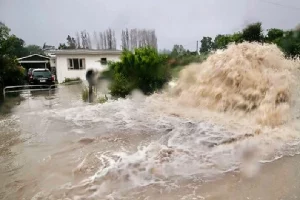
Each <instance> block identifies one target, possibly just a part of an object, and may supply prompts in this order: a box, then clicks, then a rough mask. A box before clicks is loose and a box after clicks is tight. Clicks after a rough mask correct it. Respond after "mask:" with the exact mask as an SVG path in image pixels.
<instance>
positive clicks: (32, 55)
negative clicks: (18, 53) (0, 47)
mask: <svg viewBox="0 0 300 200" xmlns="http://www.w3.org/2000/svg"><path fill="white" fill-rule="evenodd" d="M35 56H37V57H40V58H46V59H49V57H48V56H44V55H40V54H31V55H29V56H25V57H21V58H18V60H24V59H28V58H31V57H35Z"/></svg>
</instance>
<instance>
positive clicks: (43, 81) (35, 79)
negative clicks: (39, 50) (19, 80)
mask: <svg viewBox="0 0 300 200" xmlns="http://www.w3.org/2000/svg"><path fill="white" fill-rule="evenodd" d="M29 84H30V85H54V84H55V80H54V76H53V75H52V74H51V72H50V71H49V70H48V69H34V70H32V72H31V75H30V77H29Z"/></svg>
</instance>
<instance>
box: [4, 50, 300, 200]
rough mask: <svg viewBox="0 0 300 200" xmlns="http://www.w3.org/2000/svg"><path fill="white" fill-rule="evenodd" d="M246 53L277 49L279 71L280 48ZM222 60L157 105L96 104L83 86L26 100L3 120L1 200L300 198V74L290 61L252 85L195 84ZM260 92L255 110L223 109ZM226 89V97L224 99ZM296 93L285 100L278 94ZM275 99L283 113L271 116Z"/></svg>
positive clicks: (138, 101) (140, 100) (190, 72)
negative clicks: (297, 85) (299, 78)
mask: <svg viewBox="0 0 300 200" xmlns="http://www.w3.org/2000/svg"><path fill="white" fill-rule="evenodd" d="M232 48H236V47H232ZM237 48H242V49H248V50H249V51H250V53H249V52H247V51H246V50H245V51H246V53H245V55H247V56H246V57H247V58H248V57H250V58H249V59H251V60H255V58H256V57H255V56H254V57H251V56H249V54H250V55H256V56H260V57H261V56H263V53H264V52H269V51H270V52H272V53H271V55H272V58H273V59H275V62H277V64H278V60H276V58H277V57H276V56H277V54H276V53H277V52H276V49H275V50H274V49H273V48H274V47H268V48H267V49H265V50H262V52H260V53H257V52H255V50H256V48H259V49H260V48H262V47H257V46H251V45H250V46H249V44H245V46H239V47H237ZM270 49H271V50H270ZM233 50H236V51H237V50H239V51H240V49H231V51H233ZM274 51H275V53H274ZM251 52H252V54H251ZM229 53H232V52H230V51H229ZM224 54H225V58H226V59H227V58H228V54H226V52H225V53H224ZM234 55H236V56H237V58H238V59H239V61H238V62H237V61H235V60H234V58H233V59H231V60H230V61H229V63H231V65H230V66H234V65H236V64H237V63H240V62H241V59H242V58H243V56H242V55H238V54H234ZM265 56H266V57H267V58H268V55H265ZM217 57H218V58H216V57H212V58H211V59H209V60H208V61H207V62H206V63H204V64H203V65H201V66H202V68H201V70H202V69H203V70H204V72H201V70H199V69H198V70H197V69H196V70H195V68H197V66H195V65H192V66H191V67H188V68H187V69H186V70H185V71H184V72H183V75H182V76H181V77H180V78H179V80H178V84H177V85H176V86H174V88H173V89H166V90H165V91H168V92H163V93H160V94H154V95H152V96H149V97H144V96H143V95H141V94H139V93H138V92H137V93H135V94H133V95H132V96H130V97H128V98H126V99H120V100H109V101H108V102H106V103H104V104H88V103H84V102H83V101H82V100H81V91H82V87H83V86H82V85H81V84H78V85H69V86H59V87H58V88H57V89H56V91H55V92H52V93H51V95H50V96H49V94H48V93H47V92H34V93H24V94H22V96H24V98H25V100H24V101H22V102H21V104H20V105H18V106H16V107H15V108H14V109H13V111H12V113H11V114H9V115H8V116H5V117H4V118H1V119H0V159H1V164H0V180H1V182H0V199H34V200H37V199H65V200H67V199H75V200H79V199H109V200H110V199H116V200H117V199H118V200H119V199H130V200H135V199H139V200H154V199H155V200H157V199H167V200H173V199H180V200H194V199H195V200H197V199H208V200H220V199H238V200H239V199H266V200H268V199H270V200H274V199H278V200H279V199H282V200H291V199H300V190H299V188H300V156H299V155H298V154H299V153H300V151H299V150H300V136H299V130H300V123H299V117H298V116H300V114H298V113H299V111H300V109H299V108H300V107H299V106H298V105H300V104H299V98H298V94H297V91H296V90H295V91H294V90H293V89H292V88H290V87H289V86H290V85H289V82H285V81H290V80H291V78H292V75H295V73H291V75H290V73H287V74H286V72H287V71H288V70H287V69H284V70H281V68H284V67H285V64H286V63H283V64H281V66H279V67H278V65H273V64H272V63H270V62H271V61H270V60H268V59H267V63H268V64H266V63H264V59H262V58H259V59H260V62H261V63H260V62H258V63H259V64H262V65H264V66H271V67H270V68H275V67H276V69H275V70H274V71H272V70H271V69H269V70H267V71H264V72H258V71H255V70H256V69H257V68H254V69H253V71H251V70H250V67H251V66H247V68H248V69H249V71H248V72H247V73H245V74H243V77H244V79H245V80H247V81H246V83H245V82H243V81H241V82H239V83H238V84H236V83H235V82H234V81H229V82H226V81H225V83H226V84H225V85H222V83H220V82H222V81H220V80H221V79H220V76H221V77H223V76H224V74H226V73H227V72H225V71H224V72H223V73H219V74H218V73H214V76H212V77H211V79H214V80H215V81H211V80H206V82H201V83H200V82H198V80H196V79H195V77H190V78H189V76H194V75H195V74H197V73H198V72H199V73H200V75H199V76H201V75H202V74H206V75H205V76H206V77H209V75H210V74H211V73H210V72H209V70H210V69H212V70H215V69H214V68H213V67H210V68H206V66H208V65H210V66H217V65H218V64H212V63H214V61H215V59H219V60H220V61H222V60H223V62H225V64H226V63H227V61H226V59H225V61H224V58H223V57H222V56H221V55H219V54H217ZM218 63H219V62H218ZM223 65H224V63H223ZM230 69H234V68H230ZM239 70H241V71H243V70H242V69H239V68H238V67H236V68H235V69H234V71H237V72H238V73H240V74H241V71H239ZM231 71H233V70H231ZM270 71H271V72H272V73H270ZM196 72H197V73H196ZM201 73H202V74H201ZM251 73H254V74H255V76H253V75H251ZM260 73H261V74H260ZM276 73H280V77H281V78H279V79H278V76H277V75H278V74H276ZM227 74H229V76H228V77H234V80H235V81H236V80H243V79H236V77H235V75H232V73H227ZM247 74H250V75H251V77H247ZM258 75H260V77H258ZM255 77H256V78H257V77H258V78H259V82H258V83H256V82H255V80H252V79H255ZM273 77H274V80H276V81H274V80H273ZM284 77H286V78H284ZM266 79H268V80H267V81H261V80H266ZM202 80H204V78H203V77H202ZM278 81H281V82H280V89H278V88H277V85H278V84H277V83H279V82H278ZM249 82H251V83H252V84H249ZM187 83H189V84H187ZM216 83H218V87H217V88H216V87H215V86H216V85H214V84H216ZM228 84H229V86H228ZM230 84H231V85H230ZM255 84H258V85H259V86H262V87H265V88H267V89H268V88H269V87H268V86H266V85H263V84H271V86H272V87H270V88H272V89H271V90H270V91H269V90H267V91H264V92H265V93H264V95H265V96H263V97H262V96H259V95H257V91H253V90H252V91H251V90H250V89H249V88H248V89H249V90H247V91H248V95H249V93H251V92H252V94H256V96H258V98H247V99H246V100H247V101H246V102H244V104H246V106H242V107H240V106H234V105H228V104H224V102H226V101H228V102H233V101H235V99H237V98H238V97H236V96H234V95H237V96H238V95H239V94H240V93H239V91H240V90H237V89H236V88H234V87H246V86H245V85H247V87H250V86H249V85H251V86H253V85H254V86H253V88H257V87H258V86H256V85H255ZM272 84H273V85H272ZM196 85H199V86H201V92H199V91H197V89H198V88H200V87H195V86H196ZM278 87H279V86H278ZM230 88H232V89H230ZM220 89H221V90H223V91H227V92H226V93H225V92H224V93H223V94H222V95H223V97H221V98H220V96H218V94H219V93H218V91H220ZM288 89H290V90H289V92H285V93H284V94H285V96H284V98H281V101H277V100H275V99H277V98H276V95H275V96H274V95H272V93H274V92H275V93H276V92H277V93H278V91H279V90H280V91H283V90H284V91H287V90H288ZM233 90H236V91H233ZM245 90H246V89H245V88H243V91H245ZM169 91H170V92H169ZM185 91H189V93H185ZM203 91H204V92H203ZM205 91H206V93H205ZM208 91H211V92H210V93H208ZM277 93H276V94H277ZM280 94H282V93H280ZM212 96H214V97H217V98H216V101H212V99H211V98H212ZM267 97H268V98H267ZM281 97H282V96H281ZM264 98H267V100H266V99H264ZM272 98H275V99H272ZM220 99H223V100H224V102H222V103H221V102H220V101H219V100H220ZM249 99H250V100H249ZM251 99H252V100H251ZM287 99H288V100H287ZM273 100H274V102H276V103H277V104H278V105H277V104H276V105H274V106H275V107H274V109H271V110H270V109H269V108H270V104H271V103H272V102H273ZM250 101H254V104H255V108H254V106H253V104H251V102H250ZM252 103H253V102H252ZM250 104H251V106H249V105H250ZM203 105H204V106H203ZM224 105H227V106H226V112H224ZM235 105H236V104H235ZM249 108H251V109H253V110H251V111H249ZM220 110H222V111H220ZM283 116H284V117H283ZM270 118H271V119H270ZM274 121H275V122H274Z"/></svg>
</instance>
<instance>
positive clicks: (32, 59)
mask: <svg viewBox="0 0 300 200" xmlns="http://www.w3.org/2000/svg"><path fill="white" fill-rule="evenodd" d="M49 59H50V57H48V56H44V55H40V54H31V55H29V56H25V57H22V58H18V59H17V60H18V62H19V63H48V62H49Z"/></svg>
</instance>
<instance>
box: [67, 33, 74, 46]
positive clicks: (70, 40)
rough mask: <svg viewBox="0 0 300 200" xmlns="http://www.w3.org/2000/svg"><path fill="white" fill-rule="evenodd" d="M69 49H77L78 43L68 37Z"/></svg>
mask: <svg viewBox="0 0 300 200" xmlns="http://www.w3.org/2000/svg"><path fill="white" fill-rule="evenodd" d="M67 44H68V49H76V41H75V39H74V38H73V37H71V36H70V35H68V37H67Z"/></svg>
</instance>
